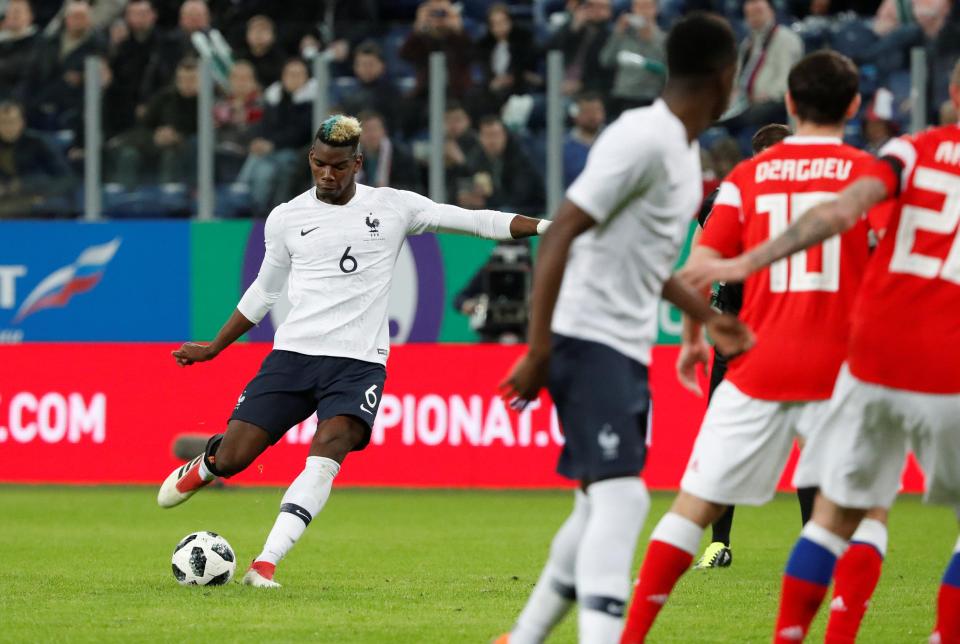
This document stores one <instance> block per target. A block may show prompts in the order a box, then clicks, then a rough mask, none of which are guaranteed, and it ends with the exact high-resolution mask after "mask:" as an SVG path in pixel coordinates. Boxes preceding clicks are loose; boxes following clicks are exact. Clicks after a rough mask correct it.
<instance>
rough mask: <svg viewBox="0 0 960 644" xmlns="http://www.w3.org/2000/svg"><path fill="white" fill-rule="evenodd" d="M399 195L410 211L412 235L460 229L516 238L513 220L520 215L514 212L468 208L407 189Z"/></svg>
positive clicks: (466, 232) (458, 231)
mask: <svg viewBox="0 0 960 644" xmlns="http://www.w3.org/2000/svg"><path fill="white" fill-rule="evenodd" d="M397 195H398V196H399V198H400V199H401V200H402V202H403V204H404V206H405V207H406V210H407V213H408V217H409V223H408V225H407V234H408V235H420V234H422V233H456V234H460V235H472V236H474V237H483V238H485V239H498V240H504V239H513V236H512V235H511V234H510V222H511V221H513V218H514V217H515V216H516V215H513V214H511V213H506V212H499V211H496V210H467V209H466V208H460V207H458V206H451V205H449V204H442V203H437V202H435V201H431V200H430V199H427V198H426V197H424V196H423V195H418V194H416V193H414V192H408V191H406V190H398V191H397Z"/></svg>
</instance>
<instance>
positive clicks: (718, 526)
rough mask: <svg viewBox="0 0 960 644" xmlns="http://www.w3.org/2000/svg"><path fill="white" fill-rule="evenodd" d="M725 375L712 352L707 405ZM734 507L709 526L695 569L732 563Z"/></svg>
mask: <svg viewBox="0 0 960 644" xmlns="http://www.w3.org/2000/svg"><path fill="white" fill-rule="evenodd" d="M726 375H727V360H726V358H724V357H723V355H722V354H721V353H720V352H719V351H717V350H716V349H714V350H713V366H712V368H711V369H710V390H709V393H708V394H707V404H710V400H711V399H712V398H713V392H714V391H716V390H717V387H719V386H720V383H721V382H723V379H724V377H725V376H726ZM734 509H735V506H733V505H731V506H730V507H728V508H727V510H726V512H724V513H723V514H722V515H720V518H719V519H717V520H716V521H714V522H713V525H712V526H710V530H711V531H712V533H713V534H712V536H711V537H710V545H708V546H707V549H706V550H704V551H703V554H702V555H700V559H698V560H697V564H696V566H694V567H695V568H697V569H700V570H705V569H710V568H726V567H728V566H729V565H730V564H731V563H733V550H731V549H730V532H731V531H732V530H733V512H734Z"/></svg>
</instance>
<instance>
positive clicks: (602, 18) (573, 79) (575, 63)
mask: <svg viewBox="0 0 960 644" xmlns="http://www.w3.org/2000/svg"><path fill="white" fill-rule="evenodd" d="M568 7H569V9H568V14H569V16H568V19H567V22H566V24H564V25H563V26H562V27H560V29H558V30H557V31H556V32H555V33H554V34H553V36H552V37H551V38H550V41H549V42H548V43H547V49H559V50H561V51H562V52H563V61H564V65H565V70H564V79H563V93H564V94H566V95H567V96H573V95H575V94H577V93H578V92H580V91H582V90H595V91H598V92H601V93H604V94H606V92H607V91H608V90H609V89H610V84H611V79H612V74H611V71H610V70H609V69H607V68H605V67H604V66H603V65H601V64H600V52H601V51H602V50H603V46H604V45H605V44H606V42H607V38H608V37H609V35H610V18H611V16H612V10H611V7H610V0H570V1H569V2H568Z"/></svg>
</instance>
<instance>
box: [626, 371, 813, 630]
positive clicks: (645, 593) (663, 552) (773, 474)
mask: <svg viewBox="0 0 960 644" xmlns="http://www.w3.org/2000/svg"><path fill="white" fill-rule="evenodd" d="M806 409H808V405H796V404H786V405H785V404H782V403H779V402H776V401H768V400H759V399H755V398H751V397H750V396H747V395H746V394H744V393H743V392H741V391H740V390H739V389H737V387H736V386H735V385H733V384H732V383H731V382H729V381H725V382H723V383H722V384H721V385H720V386H719V387H718V388H717V391H716V394H715V395H714V398H713V400H712V401H711V403H710V406H709V407H708V408H707V413H706V416H704V419H703V424H702V425H701V427H700V433H699V434H698V435H697V440H696V443H695V444H694V447H693V451H692V453H691V455H690V461H689V463H688V465H687V469H686V471H685V472H684V475H683V479H682V481H681V483H680V489H681V492H680V494H679V495H678V496H677V499H676V500H675V501H674V503H673V506H672V507H671V508H670V512H669V513H668V514H667V515H666V516H664V517H663V519H661V521H660V523H658V524H657V527H656V528H654V531H653V534H652V535H651V538H650V546H649V547H648V549H647V553H646V555H645V556H644V558H643V564H642V566H641V568H640V574H639V577H638V579H637V584H636V589H635V592H634V597H633V603H632V605H631V606H630V611H629V615H628V617H627V626H626V628H625V629H624V633H623V638H622V639H621V642H622V644H636V643H638V642H643V641H644V640H645V639H646V637H647V634H648V632H649V630H650V628H651V627H652V626H653V622H654V620H655V619H656V617H657V614H658V613H659V612H660V609H661V608H662V607H663V605H664V604H665V603H666V601H667V599H668V598H669V595H670V593H671V592H672V591H673V588H674V586H675V585H676V583H677V581H678V580H679V579H680V577H681V576H682V575H683V573H684V572H686V571H687V569H688V568H689V567H690V563H691V561H692V560H693V555H694V554H695V553H696V549H697V546H698V545H699V542H700V538H701V536H702V535H703V531H704V528H706V526H708V525H710V524H711V523H712V522H714V521H716V519H717V518H719V517H720V516H721V515H722V514H723V512H724V511H725V510H726V507H727V504H731V503H740V504H743V503H746V504H750V505H762V504H764V503H766V502H767V501H769V500H770V499H771V498H773V495H774V493H775V491H776V485H777V481H778V479H779V478H780V473H781V472H782V471H783V467H784V465H785V464H786V461H787V458H788V457H789V455H790V450H791V449H792V447H793V440H794V435H795V431H794V427H795V425H796V423H797V419H798V417H799V415H800V414H802V413H803V412H804V410H806Z"/></svg>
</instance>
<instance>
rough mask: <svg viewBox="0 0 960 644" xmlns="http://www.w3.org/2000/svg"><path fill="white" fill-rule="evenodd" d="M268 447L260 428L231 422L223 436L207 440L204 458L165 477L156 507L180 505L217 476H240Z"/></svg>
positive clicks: (266, 436)
mask: <svg viewBox="0 0 960 644" xmlns="http://www.w3.org/2000/svg"><path fill="white" fill-rule="evenodd" d="M270 443H271V441H270V437H269V435H268V434H267V432H266V431H265V430H264V429H263V428H261V427H257V426H256V425H252V424H250V423H247V422H243V421H240V420H231V421H230V422H229V423H228V424H227V431H226V433H224V434H216V435H214V436H211V437H210V440H209V441H207V447H206V449H205V450H204V452H203V454H199V455H198V456H197V457H196V458H194V459H193V460H192V461H190V462H189V463H187V464H186V465H182V466H180V467H178V468H176V469H175V470H173V471H172V472H171V473H170V474H169V475H168V476H167V478H166V480H165V481H164V482H163V484H162V485H161V486H160V491H159V492H158V493H157V504H158V505H160V507H162V508H172V507H174V506H177V505H180V504H181V503H183V502H184V501H186V500H187V499H189V498H190V497H191V496H193V495H194V494H195V493H196V492H197V491H198V490H200V489H201V488H203V487H205V486H207V485H209V484H210V483H212V482H213V481H214V479H216V478H217V477H218V476H222V477H230V476H233V475H234V474H238V473H239V472H242V471H243V470H245V469H246V468H247V466H249V465H250V463H252V462H253V461H254V459H255V458H257V457H258V456H259V455H260V454H262V453H263V451H264V450H265V449H266V448H267V447H269V446H270Z"/></svg>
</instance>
